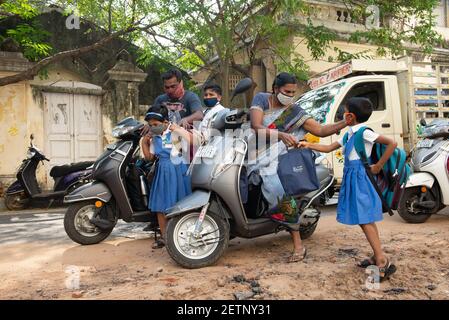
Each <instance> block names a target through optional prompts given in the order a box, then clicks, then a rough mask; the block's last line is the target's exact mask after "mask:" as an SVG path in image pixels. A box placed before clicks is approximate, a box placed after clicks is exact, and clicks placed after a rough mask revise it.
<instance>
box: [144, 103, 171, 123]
mask: <svg viewBox="0 0 449 320" xmlns="http://www.w3.org/2000/svg"><path fill="white" fill-rule="evenodd" d="M149 112H153V113H158V114H160V115H162V118H163V120H164V121H168V109H167V107H166V106H163V105H160V104H156V105H154V106H151V107H150V108H149V109H148V110H147V115H146V116H145V121H148V120H149V119H151V118H153V119H156V120H161V119H160V118H159V117H157V116H154V117H152V116H151V115H148V113H149Z"/></svg>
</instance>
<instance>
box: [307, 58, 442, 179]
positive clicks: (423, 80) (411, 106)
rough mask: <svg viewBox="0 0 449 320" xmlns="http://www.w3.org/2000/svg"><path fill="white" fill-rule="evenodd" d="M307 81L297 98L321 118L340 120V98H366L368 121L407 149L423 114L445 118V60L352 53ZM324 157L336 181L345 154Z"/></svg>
mask: <svg viewBox="0 0 449 320" xmlns="http://www.w3.org/2000/svg"><path fill="white" fill-rule="evenodd" d="M309 86H310V87H311V88H312V90H311V91H308V92H306V93H305V94H304V95H302V96H301V97H300V98H299V101H298V102H299V103H300V104H301V106H302V107H303V108H304V109H306V110H307V111H308V112H309V113H310V114H311V115H312V116H314V117H315V119H317V120H318V121H319V122H321V123H323V124H329V123H333V122H336V121H338V120H339V119H340V120H341V119H342V117H343V112H344V110H343V107H344V104H345V102H346V101H347V100H348V99H349V98H351V97H366V98H369V99H370V100H371V102H372V103H373V105H374V112H373V114H372V116H371V118H370V119H369V121H368V122H367V123H366V125H367V126H368V127H370V128H372V129H373V130H374V131H376V132H379V133H381V134H384V135H387V136H389V137H391V138H393V139H394V140H395V141H396V142H397V143H398V147H400V148H404V149H405V150H406V151H407V152H409V151H410V150H411V149H412V148H413V146H414V145H415V144H416V142H417V140H418V137H419V134H420V130H421V126H420V124H419V121H420V120H421V119H422V118H424V119H432V120H433V119H435V118H449V63H447V64H444V63H431V62H419V63H418V62H413V61H412V58H411V57H403V58H400V59H398V60H363V59H354V60H351V61H349V62H347V63H344V64H341V65H339V66H337V67H335V68H333V69H330V70H328V71H325V72H323V73H321V74H319V75H317V76H316V77H314V78H312V79H311V80H309ZM346 130H347V129H345V130H342V131H341V132H340V134H339V135H333V136H330V137H327V138H322V139H321V141H320V143H324V144H328V143H331V142H334V141H336V140H338V139H339V138H340V137H341V136H342V135H343V134H344V133H345V132H346ZM309 138H310V137H309ZM311 138H312V140H318V138H316V137H313V136H312V137H311ZM327 160H328V161H329V164H330V166H331V167H332V168H333V170H334V174H335V177H336V178H337V181H338V182H339V183H340V182H341V178H342V176H343V154H342V153H341V151H337V152H334V153H331V154H329V155H328V158H327Z"/></svg>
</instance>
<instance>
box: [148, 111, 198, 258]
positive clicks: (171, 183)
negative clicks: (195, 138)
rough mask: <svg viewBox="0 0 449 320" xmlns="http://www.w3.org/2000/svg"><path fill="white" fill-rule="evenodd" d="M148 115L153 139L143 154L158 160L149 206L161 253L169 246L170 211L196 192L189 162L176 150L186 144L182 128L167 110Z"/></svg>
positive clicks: (151, 159) (150, 158)
mask: <svg viewBox="0 0 449 320" xmlns="http://www.w3.org/2000/svg"><path fill="white" fill-rule="evenodd" d="M148 111H149V112H148V113H147V114H146V116H145V121H147V122H148V125H149V127H150V135H146V136H145V137H144V138H143V142H142V151H143V154H144V157H145V159H146V160H149V161H153V160H155V159H156V158H157V159H158V163H157V169H156V174H155V176H154V179H153V182H152V184H151V189H150V196H149V205H148V207H149V209H150V210H151V212H153V213H155V214H157V219H158V223H159V227H160V230H161V235H162V237H161V238H159V239H158V240H156V241H155V243H154V244H153V246H152V248H153V249H157V248H162V247H164V246H165V242H164V239H165V230H166V221H167V219H166V217H165V214H166V213H167V209H169V208H170V207H172V206H173V205H174V204H175V203H176V202H178V201H179V200H181V199H182V198H184V197H186V196H188V195H189V194H190V193H192V190H191V184H190V177H189V176H187V175H186V172H187V169H188V168H187V165H186V161H185V159H184V158H183V157H182V156H181V153H180V150H179V147H178V148H177V147H174V145H176V143H178V142H179V141H180V140H182V134H183V133H182V132H180V127H179V126H178V125H176V124H173V123H169V121H168V109H167V108H166V107H165V106H159V105H157V106H153V107H152V108H150V109H149V110H148ZM175 132H178V134H176V133H175ZM178 138H180V139H178Z"/></svg>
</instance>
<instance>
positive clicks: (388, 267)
mask: <svg viewBox="0 0 449 320" xmlns="http://www.w3.org/2000/svg"><path fill="white" fill-rule="evenodd" d="M395 272H396V266H395V265H394V264H392V263H390V260H388V259H387V263H386V264H385V266H383V267H379V275H380V278H379V280H380V282H382V281H384V280H386V279H389V278H390V276H391V275H392V274H393V273H395ZM382 274H383V275H382Z"/></svg>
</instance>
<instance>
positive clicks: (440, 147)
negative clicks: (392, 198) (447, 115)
mask: <svg viewBox="0 0 449 320" xmlns="http://www.w3.org/2000/svg"><path fill="white" fill-rule="evenodd" d="M421 125H422V126H423V128H424V131H423V134H422V137H423V139H422V140H420V141H418V143H417V144H416V147H415V148H414V149H413V151H412V156H411V161H410V164H411V166H412V168H413V171H414V172H413V174H412V175H411V176H410V178H409V180H408V181H407V185H406V186H405V190H404V194H403V195H402V197H401V200H400V202H399V207H398V213H399V215H400V216H401V217H402V218H403V219H404V220H405V221H406V222H408V223H423V222H425V221H427V219H429V218H430V216H431V215H432V214H435V213H437V212H438V211H439V210H441V209H443V208H444V207H445V206H449V121H448V120H443V119H436V120H434V121H433V122H432V123H430V124H427V123H426V121H425V120H424V119H422V120H421Z"/></svg>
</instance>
